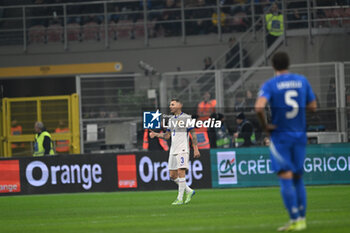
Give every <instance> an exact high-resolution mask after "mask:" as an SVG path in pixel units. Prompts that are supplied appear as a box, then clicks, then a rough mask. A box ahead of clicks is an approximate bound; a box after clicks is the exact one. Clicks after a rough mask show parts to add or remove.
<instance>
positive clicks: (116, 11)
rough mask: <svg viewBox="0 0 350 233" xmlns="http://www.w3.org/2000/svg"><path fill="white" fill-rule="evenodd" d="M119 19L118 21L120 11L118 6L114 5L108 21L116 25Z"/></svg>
mask: <svg viewBox="0 0 350 233" xmlns="http://www.w3.org/2000/svg"><path fill="white" fill-rule="evenodd" d="M119 19H120V9H119V6H118V5H115V6H114V7H113V13H112V14H111V15H110V16H109V21H113V22H114V23H118V21H119Z"/></svg>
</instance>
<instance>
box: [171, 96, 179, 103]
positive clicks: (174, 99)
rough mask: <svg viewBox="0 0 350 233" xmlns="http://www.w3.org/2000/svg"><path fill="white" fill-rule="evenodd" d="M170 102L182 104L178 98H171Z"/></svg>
mask: <svg viewBox="0 0 350 233" xmlns="http://www.w3.org/2000/svg"><path fill="white" fill-rule="evenodd" d="M172 101H175V102H178V103H180V104H182V101H181V100H180V99H179V98H176V97H174V98H171V100H170V102H172Z"/></svg>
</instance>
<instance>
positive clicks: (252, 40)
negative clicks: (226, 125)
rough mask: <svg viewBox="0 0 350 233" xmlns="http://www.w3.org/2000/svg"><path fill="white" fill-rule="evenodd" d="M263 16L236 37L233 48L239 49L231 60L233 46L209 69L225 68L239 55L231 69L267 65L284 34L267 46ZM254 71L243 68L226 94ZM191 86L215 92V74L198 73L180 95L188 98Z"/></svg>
mask: <svg viewBox="0 0 350 233" xmlns="http://www.w3.org/2000/svg"><path fill="white" fill-rule="evenodd" d="M263 17H264V16H260V17H259V18H258V19H257V20H256V21H255V23H254V24H253V25H252V26H251V27H250V28H249V29H248V30H247V31H246V32H244V33H243V34H242V35H241V36H240V37H239V38H237V39H236V42H235V43H234V44H233V46H232V47H231V48H233V47H235V46H238V51H236V53H234V54H232V56H231V58H230V59H229V60H227V59H226V55H227V54H228V53H229V52H230V50H231V48H229V49H227V50H226V51H225V52H224V53H223V54H222V55H221V56H219V57H218V58H217V59H216V60H215V61H214V62H213V64H212V65H211V66H210V67H209V68H208V70H213V69H225V68H226V65H227V64H228V63H229V62H231V60H232V59H235V58H237V57H239V62H238V63H236V64H235V65H234V66H233V67H230V69H239V68H243V67H245V66H247V65H246V64H247V62H248V63H249V64H250V65H249V67H259V66H262V65H266V63H267V58H268V57H269V56H270V55H271V54H272V53H273V52H274V51H276V50H277V49H278V48H279V47H280V45H281V44H282V43H283V42H284V36H280V37H278V39H277V40H275V42H274V43H273V44H272V45H271V46H270V47H269V48H267V47H266V40H265V36H266V31H265V26H264V25H265V24H264V22H263V21H264V18H263ZM264 47H265V48H264ZM254 72H255V71H254V70H241V71H240V77H239V78H238V79H237V80H235V82H234V83H233V84H232V85H231V86H229V87H225V92H226V94H228V93H234V92H235V91H236V90H237V89H238V88H239V87H240V86H241V84H242V83H244V82H246V81H248V80H249V79H250V78H251V77H252V76H253V75H254ZM191 87H196V89H198V90H201V91H209V92H212V93H214V91H215V75H208V73H203V74H201V75H198V76H197V77H195V78H194V79H192V81H191V82H190V84H189V85H188V86H187V88H184V89H183V90H182V91H181V92H180V93H178V97H179V98H181V99H184V100H186V95H187V93H188V92H189V88H191Z"/></svg>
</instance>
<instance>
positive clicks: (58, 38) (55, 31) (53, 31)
mask: <svg viewBox="0 0 350 233" xmlns="http://www.w3.org/2000/svg"><path fill="white" fill-rule="evenodd" d="M62 35H63V27H62V26H61V25H60V24H52V25H50V26H49V27H48V28H47V42H62V38H63V37H62Z"/></svg>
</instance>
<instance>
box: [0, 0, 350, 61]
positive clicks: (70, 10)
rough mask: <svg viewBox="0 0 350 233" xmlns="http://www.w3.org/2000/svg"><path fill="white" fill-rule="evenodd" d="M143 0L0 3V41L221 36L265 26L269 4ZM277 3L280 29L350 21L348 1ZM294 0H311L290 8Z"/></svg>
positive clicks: (106, 42) (65, 44)
mask: <svg viewBox="0 0 350 233" xmlns="http://www.w3.org/2000/svg"><path fill="white" fill-rule="evenodd" d="M148 2H149V1H146V0H143V5H142V4H140V1H136V0H132V1H116V0H113V1H95V2H79V3H63V4H36V5H24V6H2V7H0V9H1V12H2V16H1V18H0V35H1V37H2V38H0V39H2V42H3V43H2V44H3V45H6V44H11V43H14V44H22V45H23V50H24V51H27V47H28V45H29V44H34V43H51V42H62V43H63V48H64V49H68V48H69V42H70V41H74V40H78V41H82V40H99V41H101V42H103V43H104V46H105V47H106V48H108V47H109V46H110V44H111V43H113V41H114V40H115V39H117V40H118V39H122V38H125V37H126V38H143V40H144V44H145V45H146V46H147V45H148V44H149V40H150V39H152V38H154V37H159V36H178V37H181V41H182V43H186V41H187V37H188V36H190V35H201V34H208V33H216V34H217V35H218V40H219V41H222V38H223V34H225V33H232V32H237V31H241V32H245V31H246V30H248V29H249V28H250V27H251V26H252V25H255V26H254V27H252V28H251V32H252V33H253V34H254V35H256V29H259V28H260V27H264V25H262V24H263V22H261V21H260V23H257V21H259V20H260V19H262V18H263V17H262V16H264V14H265V13H266V10H267V9H269V7H268V6H269V5H266V4H265V3H255V1H254V0H251V1H250V2H249V3H248V4H242V5H240V4H236V5H222V4H221V3H220V2H221V1H219V0H217V1H216V4H215V5H207V4H203V5H194V6H191V5H188V4H186V3H185V1H184V0H182V1H179V4H177V5H173V6H166V5H165V6H157V5H156V6H153V7H149V6H148ZM150 2H151V3H152V1H150ZM278 2H279V4H280V6H281V7H280V8H281V12H282V14H283V15H284V16H285V26H286V27H285V28H287V29H291V28H307V29H308V30H309V34H310V35H309V36H310V38H311V37H312V30H311V29H312V28H315V27H316V28H317V27H343V26H349V20H350V18H349V17H350V15H349V10H348V8H349V6H326V7H325V6H316V3H315V1H313V2H314V3H313V4H311V3H310V2H311V1H300V0H298V1H285V0H283V1H278ZM294 2H296V3H298V2H308V3H310V4H307V5H306V6H302V7H293V6H292V5H291V4H293V3H294ZM154 4H155V3H154ZM129 5H130V7H129ZM143 6H146V7H143ZM298 17H299V18H298ZM53 25H54V26H53ZM55 33H56V34H55ZM4 42H6V43H4ZM239 42H240V43H242V42H243V43H244V42H245V41H244V40H242V41H239ZM241 57H242V56H241ZM240 65H242V62H241V61H240Z"/></svg>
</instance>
